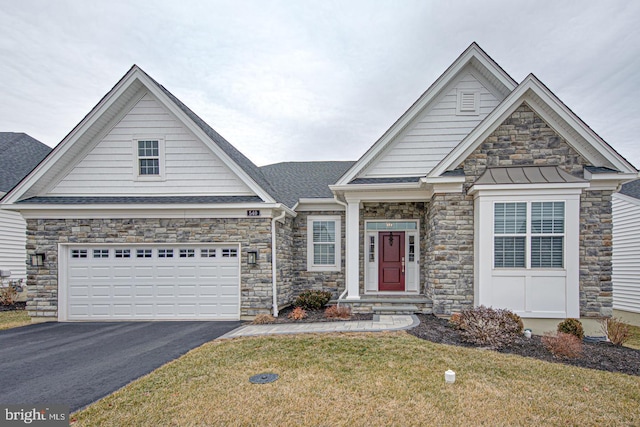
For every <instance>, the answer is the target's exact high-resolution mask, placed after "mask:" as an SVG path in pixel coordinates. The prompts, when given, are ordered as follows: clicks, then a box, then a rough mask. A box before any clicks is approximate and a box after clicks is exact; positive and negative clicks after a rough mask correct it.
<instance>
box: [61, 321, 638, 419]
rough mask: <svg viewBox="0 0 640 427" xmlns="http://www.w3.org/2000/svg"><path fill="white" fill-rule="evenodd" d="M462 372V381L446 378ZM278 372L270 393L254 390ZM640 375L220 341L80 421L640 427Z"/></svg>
mask: <svg viewBox="0 0 640 427" xmlns="http://www.w3.org/2000/svg"><path fill="white" fill-rule="evenodd" d="M447 369H452V370H454V371H456V376H457V378H456V382H455V384H445V383H444V372H445V371H446V370H447ZM264 372H273V373H277V374H279V375H280V378H279V379H278V380H277V381H276V382H274V383H271V384H264V385H257V384H251V383H249V377H251V376H252V375H255V374H259V373H264ZM639 405H640V377H635V376H629V375H624V374H617V373H610V372H603V371H596V370H590V369H583V368H576V367H573V366H565V365H560V364H554V363H548V362H542V361H539V360H535V359H531V358H523V357H520V356H515V355H509V354H501V353H497V352H493V351H488V350H480V349H473V348H464V347H456V346H449V345H442V344H435V343H432V342H429V341H424V340H421V339H418V338H416V337H414V336H412V335H409V334H407V333H405V332H395V333H379V334H349V335H337V334H332V335H294V336H269V337H257V338H240V339H234V340H224V341H215V342H213V343H209V344H205V345H204V346H202V347H200V348H198V349H195V350H193V351H191V352H189V353H188V354H187V355H185V356H183V357H182V358H180V359H178V360H177V361H174V362H171V363H169V364H167V365H165V366H164V367H162V368H160V369H158V370H157V371H155V372H153V373H151V374H149V375H148V376H146V377H144V378H142V379H140V380H138V381H135V382H133V383H132V384H130V385H128V386H126V387H125V388H123V389H121V390H119V391H118V392H116V393H114V394H113V395H111V396H108V397H106V398H105V399H103V400H101V401H99V402H97V403H95V404H93V405H91V406H90V407H88V408H86V409H85V410H83V411H80V412H78V413H76V414H74V415H73V416H72V420H74V421H75V420H77V422H76V423H75V425H87V426H88V425H92V426H93V425H107V426H122V425H138V426H151V425H154V426H157V425H163V426H171V425H178V426H182V425H187V426H192V425H201V426H205V425H207V426H208V425H225V426H226V425H260V426H262V425H265V426H266V425H363V426H364V425H403V426H404V425H407V426H408V425H481V424H485V425H536V426H538V425H559V424H561V425H584V426H587V425H638V424H640V410H639V409H638V408H639Z"/></svg>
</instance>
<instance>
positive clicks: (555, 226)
mask: <svg viewBox="0 0 640 427" xmlns="http://www.w3.org/2000/svg"><path fill="white" fill-rule="evenodd" d="M564 219H565V203H564V202H561V201H545V202H496V203H495V204H494V205H493V233H494V237H493V266H494V268H564V251H565V249H564V233H565V221H564Z"/></svg>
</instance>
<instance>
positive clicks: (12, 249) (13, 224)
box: [0, 210, 27, 280]
mask: <svg viewBox="0 0 640 427" xmlns="http://www.w3.org/2000/svg"><path fill="white" fill-rule="evenodd" d="M26 244H27V224H26V223H25V221H24V219H23V218H22V215H20V214H19V213H18V212H11V211H6V210H0V270H9V271H11V280H16V279H26V277H27V267H26V261H25V260H26V258H27V251H26V249H25V246H26Z"/></svg>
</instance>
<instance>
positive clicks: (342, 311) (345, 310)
mask: <svg viewBox="0 0 640 427" xmlns="http://www.w3.org/2000/svg"><path fill="white" fill-rule="evenodd" d="M324 317H326V318H327V319H349V318H351V308H349V307H345V306H342V307H340V306H337V305H330V306H329V307H327V309H326V310H325V311H324Z"/></svg>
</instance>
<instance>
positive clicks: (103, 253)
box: [93, 249, 109, 258]
mask: <svg viewBox="0 0 640 427" xmlns="http://www.w3.org/2000/svg"><path fill="white" fill-rule="evenodd" d="M93 257H94V258H109V249H94V250H93Z"/></svg>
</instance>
